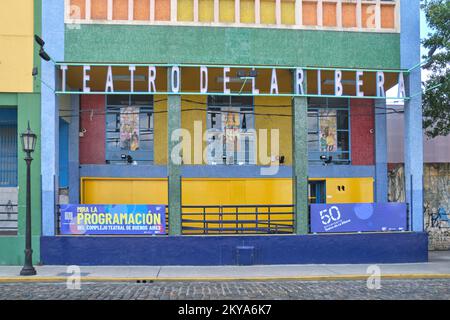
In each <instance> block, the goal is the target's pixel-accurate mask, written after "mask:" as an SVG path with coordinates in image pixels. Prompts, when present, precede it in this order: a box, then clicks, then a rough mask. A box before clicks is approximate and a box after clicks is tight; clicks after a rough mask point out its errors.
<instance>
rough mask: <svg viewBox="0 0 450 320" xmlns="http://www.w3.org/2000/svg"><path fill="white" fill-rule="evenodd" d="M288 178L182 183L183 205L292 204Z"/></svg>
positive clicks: (220, 179)
mask: <svg viewBox="0 0 450 320" xmlns="http://www.w3.org/2000/svg"><path fill="white" fill-rule="evenodd" d="M291 181H292V180H291V179H288V178H267V179H264V178H217V179H215V178H209V179H208V178H189V179H187V178H186V179H183V182H182V192H183V195H182V200H183V205H242V204H250V205H254V204H291V203H292V182H291Z"/></svg>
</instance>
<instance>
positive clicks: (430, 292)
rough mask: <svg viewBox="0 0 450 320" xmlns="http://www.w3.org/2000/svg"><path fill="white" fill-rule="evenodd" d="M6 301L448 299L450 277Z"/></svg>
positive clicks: (27, 292)
mask: <svg viewBox="0 0 450 320" xmlns="http://www.w3.org/2000/svg"><path fill="white" fill-rule="evenodd" d="M7 299H33V300H34V299H63V300H66V299H69V300H74V299H87V300H94V299H95V300H111V299H114V300H115V299H127V300H128V299H139V300H141V299H163V300H169V299H196V300H197V299H199V300H200V299H208V300H210V299H211V300H214V299H233V300H234V299H236V300H237V299H270V300H272V299H273V300H276V299H283V300H284V299H445V300H449V299H450V279H426V280H425V279H411V280H381V288H380V289H371V290H370V289H368V288H367V285H366V281H361V280H358V281H354V280H343V281H258V282H253V281H241V282H236V281H233V282H160V281H156V282H146V283H142V282H141V283H136V282H134V283H131V282H108V283H105V282H85V283H81V288H80V289H79V290H76V289H67V286H66V283H5V284H0V300H7Z"/></svg>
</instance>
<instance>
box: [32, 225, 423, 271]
mask: <svg viewBox="0 0 450 320" xmlns="http://www.w3.org/2000/svg"><path fill="white" fill-rule="evenodd" d="M241 246H253V247H254V248H255V256H254V263H255V264H309V263H336V264H341V263H344V264H345V263H410V262H425V261H428V237H427V234H426V233H409V232H403V233H365V234H341V235H337V234H331V235H304V236H298V235H288V236H277V235H273V236H171V237H167V236H161V237H159V236H158V237H70V236H68V237H65V236H60V237H41V261H42V262H43V263H44V264H47V265H50V264H58V265H71V264H76V265H236V264H237V249H238V247H241ZM280 249H282V250H280Z"/></svg>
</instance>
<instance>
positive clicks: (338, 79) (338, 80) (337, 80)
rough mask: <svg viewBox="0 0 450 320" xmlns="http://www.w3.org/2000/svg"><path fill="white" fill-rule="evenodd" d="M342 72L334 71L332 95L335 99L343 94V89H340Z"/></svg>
mask: <svg viewBox="0 0 450 320" xmlns="http://www.w3.org/2000/svg"><path fill="white" fill-rule="evenodd" d="M341 80H342V71H341V70H336V71H334V95H335V96H337V97H340V96H342V93H343V92H344V87H342V82H341Z"/></svg>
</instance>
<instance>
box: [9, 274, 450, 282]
mask: <svg viewBox="0 0 450 320" xmlns="http://www.w3.org/2000/svg"><path fill="white" fill-rule="evenodd" d="M369 276H370V275H367V274H355V275H345V274H343V275H322V276H321V275H319V276H297V277H295V276H294V277H150V278H145V277H81V281H82V282H141V281H142V282H143V281H146V282H156V281H158V282H166V281H170V282H176V281H181V282H184V281H213V282H219V281H340V280H366V279H367V278H368V277H369ZM67 279H68V278H67V277H40V276H31V277H0V283H25V282H27V283H29V282H31V283H37V282H66V281H67ZM381 279H392V280H395V279H399V280H401V279H450V274H439V273H437V274H431V273H424V274H421V273H415V274H386V275H382V276H381Z"/></svg>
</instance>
